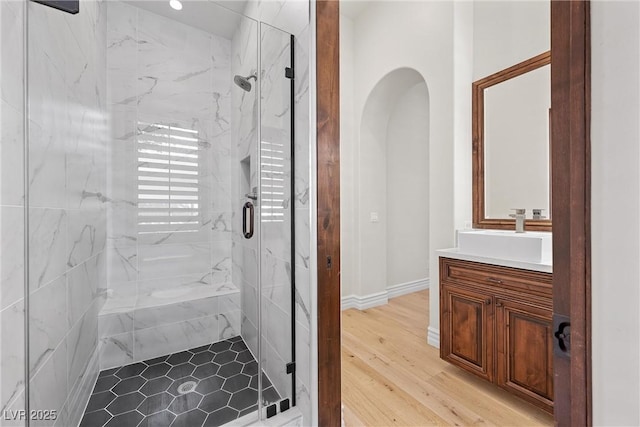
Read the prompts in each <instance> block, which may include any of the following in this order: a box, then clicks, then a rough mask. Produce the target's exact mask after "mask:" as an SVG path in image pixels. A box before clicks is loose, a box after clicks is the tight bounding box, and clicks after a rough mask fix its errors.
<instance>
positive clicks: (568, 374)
mask: <svg viewBox="0 0 640 427" xmlns="http://www.w3.org/2000/svg"><path fill="white" fill-rule="evenodd" d="M312 5H313V3H312ZM315 8H316V72H317V86H316V94H317V168H318V170H317V182H318V188H317V191H318V205H317V215H318V226H317V233H318V247H317V256H318V273H317V274H318V276H317V277H318V291H317V307H318V424H319V425H320V426H322V427H333V426H336V427H337V426H340V422H341V393H340V391H341V390H340V388H341V382H340V375H341V364H340V358H341V348H340V95H339V87H340V84H339V83H340V82H339V79H340V78H339V76H340V62H339V50H340V38H339V26H340V12H339V1H337V0H317V1H316V2H315ZM589 26H590V23H589V1H588V0H585V1H581V0H572V1H566V0H552V2H551V56H552V61H553V65H552V67H551V69H552V71H551V75H552V77H551V80H552V83H551V85H552V120H551V135H552V140H553V144H552V162H551V171H552V197H553V200H552V206H553V212H552V217H553V218H554V224H553V249H554V251H553V265H554V274H553V284H554V286H553V287H554V295H553V296H554V313H557V314H566V315H568V316H570V319H571V323H572V325H571V354H570V358H563V357H562V356H561V355H559V356H557V357H555V358H554V364H555V366H554V376H555V380H554V388H555V412H554V416H555V421H556V424H557V425H571V426H574V425H575V426H584V425H591V424H592V415H591V247H590V246H591V219H590V203H591V200H590V194H591V179H590V176H591V175H590V174H591V171H590V167H591V153H590V134H589V132H590V109H591V99H590V82H591V75H590V71H591V67H590V60H591V58H590V30H589ZM558 376H561V378H562V381H559V380H558V379H559V378H558Z"/></svg>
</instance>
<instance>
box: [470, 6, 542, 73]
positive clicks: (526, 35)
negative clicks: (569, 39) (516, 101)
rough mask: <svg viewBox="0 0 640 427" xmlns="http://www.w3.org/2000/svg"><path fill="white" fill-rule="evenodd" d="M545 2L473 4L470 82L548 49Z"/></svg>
mask: <svg viewBox="0 0 640 427" xmlns="http://www.w3.org/2000/svg"><path fill="white" fill-rule="evenodd" d="M550 37H551V27H550V3H549V2H548V1H537V0H534V1H512V2H509V1H475V2H473V51H474V55H473V80H474V81H475V80H478V79H481V78H483V77H486V76H488V75H490V74H493V73H495V72H496V71H500V70H502V69H504V68H507V67H510V66H512V65H515V64H517V63H518V62H522V61H524V60H525V59H529V58H531V57H533V56H536V55H539V54H541V53H542V52H546V51H548V50H549V49H550V48H551V42H550Z"/></svg>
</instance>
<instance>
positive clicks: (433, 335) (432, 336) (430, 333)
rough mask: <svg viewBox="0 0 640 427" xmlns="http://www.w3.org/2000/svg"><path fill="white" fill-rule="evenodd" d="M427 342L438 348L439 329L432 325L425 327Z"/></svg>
mask: <svg viewBox="0 0 640 427" xmlns="http://www.w3.org/2000/svg"><path fill="white" fill-rule="evenodd" d="M427 344H429V345H430V346H433V347H435V348H440V330H438V329H436V328H434V327H432V326H429V327H428V328H427Z"/></svg>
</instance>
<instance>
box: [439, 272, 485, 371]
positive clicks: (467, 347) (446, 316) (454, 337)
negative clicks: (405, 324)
mask: <svg viewBox="0 0 640 427" xmlns="http://www.w3.org/2000/svg"><path fill="white" fill-rule="evenodd" d="M440 302H441V311H440V313H441V317H440V325H441V337H442V342H441V345H440V357H442V358H443V359H445V360H447V361H449V362H451V363H453V364H455V365H457V366H459V367H461V368H463V369H466V370H467V371H470V372H472V373H474V374H476V375H478V376H480V377H482V378H485V379H487V380H489V381H492V380H493V347H494V342H493V322H494V320H493V297H492V296H491V295H489V294H486V293H483V292H477V291H474V290H471V289H468V288H464V287H458V286H453V285H449V284H445V285H444V286H443V287H442V295H441V299H440Z"/></svg>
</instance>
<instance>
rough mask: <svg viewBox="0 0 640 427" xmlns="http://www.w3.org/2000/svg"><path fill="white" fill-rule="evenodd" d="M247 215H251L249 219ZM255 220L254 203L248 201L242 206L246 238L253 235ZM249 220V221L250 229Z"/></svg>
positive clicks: (243, 231) (243, 227)
mask: <svg viewBox="0 0 640 427" xmlns="http://www.w3.org/2000/svg"><path fill="white" fill-rule="evenodd" d="M247 215H248V216H249V218H248V221H247ZM253 220H254V218H253V203H251V202H247V203H245V204H244V206H243V207H242V234H244V238H245V239H250V238H252V237H253ZM247 222H248V223H249V224H248V226H249V228H248V229H247Z"/></svg>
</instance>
